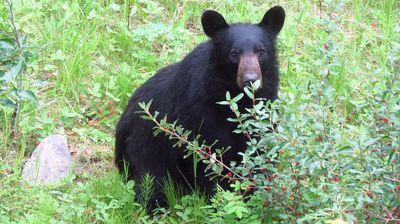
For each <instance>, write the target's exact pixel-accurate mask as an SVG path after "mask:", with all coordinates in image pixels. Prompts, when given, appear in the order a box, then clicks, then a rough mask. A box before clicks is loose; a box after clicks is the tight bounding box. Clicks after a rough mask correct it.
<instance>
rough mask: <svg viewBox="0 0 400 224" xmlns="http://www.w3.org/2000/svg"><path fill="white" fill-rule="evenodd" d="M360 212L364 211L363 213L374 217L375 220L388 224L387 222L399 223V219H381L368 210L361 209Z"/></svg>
mask: <svg viewBox="0 0 400 224" xmlns="http://www.w3.org/2000/svg"><path fill="white" fill-rule="evenodd" d="M362 210H363V211H365V212H367V213H368V214H370V215H372V216H374V217H375V218H377V219H380V220H382V221H384V222H385V223H389V222H400V219H393V218H391V219H388V218H384V217H381V216H379V215H377V214H375V213H373V212H371V211H369V210H368V209H365V208H363V209H362Z"/></svg>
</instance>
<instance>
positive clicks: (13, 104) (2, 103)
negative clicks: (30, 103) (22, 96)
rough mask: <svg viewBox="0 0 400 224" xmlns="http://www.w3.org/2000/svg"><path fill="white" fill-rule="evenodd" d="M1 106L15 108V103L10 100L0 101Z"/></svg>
mask: <svg viewBox="0 0 400 224" xmlns="http://www.w3.org/2000/svg"><path fill="white" fill-rule="evenodd" d="M0 105H2V106H5V107H10V108H14V107H15V103H14V102H13V101H11V100H9V99H0Z"/></svg>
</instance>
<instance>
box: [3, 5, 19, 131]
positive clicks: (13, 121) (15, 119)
mask: <svg viewBox="0 0 400 224" xmlns="http://www.w3.org/2000/svg"><path fill="white" fill-rule="evenodd" d="M3 5H4V7H5V8H6V3H5V0H3ZM7 5H8V10H9V11H10V15H9V19H10V22H11V25H12V27H13V32H14V36H15V38H13V39H14V41H15V42H16V43H17V48H18V49H19V50H20V49H21V42H20V36H19V33H18V30H17V26H16V25H15V17H14V11H13V5H12V2H11V0H7ZM21 72H22V71H21ZM21 86H22V74H20V75H19V77H18V80H17V88H18V89H20V88H21ZM17 96H18V91H17ZM20 112H21V103H20V102H19V100H18V101H17V102H16V105H15V109H14V112H13V114H12V116H11V128H12V133H13V137H14V139H15V138H17V137H18V133H19V124H18V123H19V117H20Z"/></svg>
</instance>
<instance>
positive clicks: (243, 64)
mask: <svg viewBox="0 0 400 224" xmlns="http://www.w3.org/2000/svg"><path fill="white" fill-rule="evenodd" d="M261 77H262V76H261V68H260V64H259V62H258V56H257V55H256V54H249V55H243V56H241V57H240V61H239V68H238V73H237V77H236V84H237V85H238V86H239V88H241V89H243V88H244V87H246V86H250V85H251V83H252V82H255V81H257V80H260V81H262V80H261ZM260 87H261V85H260Z"/></svg>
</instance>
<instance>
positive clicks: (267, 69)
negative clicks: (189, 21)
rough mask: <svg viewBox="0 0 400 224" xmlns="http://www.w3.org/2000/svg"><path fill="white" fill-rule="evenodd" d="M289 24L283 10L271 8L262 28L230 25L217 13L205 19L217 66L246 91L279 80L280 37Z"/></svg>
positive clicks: (204, 22) (206, 31) (211, 13)
mask: <svg viewBox="0 0 400 224" xmlns="http://www.w3.org/2000/svg"><path fill="white" fill-rule="evenodd" d="M284 21H285V11H284V9H283V8H282V7H281V6H275V7H272V8H270V9H269V10H268V11H267V12H266V13H265V15H264V17H263V19H262V20H261V22H260V23H259V24H243V23H238V24H230V25H229V24H228V23H227V22H226V21H225V19H224V17H223V16H222V15H221V14H219V13H218V12H216V11H213V10H207V11H205V12H204V13H203V15H202V17H201V23H202V25H203V30H204V33H205V34H206V35H207V36H209V37H210V38H211V40H212V42H213V44H214V46H215V47H214V49H215V55H216V57H215V63H216V64H217V67H218V69H219V70H221V74H223V75H224V76H226V78H228V79H230V80H231V81H232V83H233V85H235V86H236V87H238V88H240V89H243V88H244V87H245V86H249V85H250V83H251V82H255V81H257V80H260V81H261V85H260V87H262V86H265V85H267V83H266V82H268V80H264V79H275V80H276V79H277V80H279V77H275V76H278V74H277V73H278V72H277V51H276V48H275V42H276V37H277V35H278V33H279V31H280V30H281V29H282V26H283V23H284Z"/></svg>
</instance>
